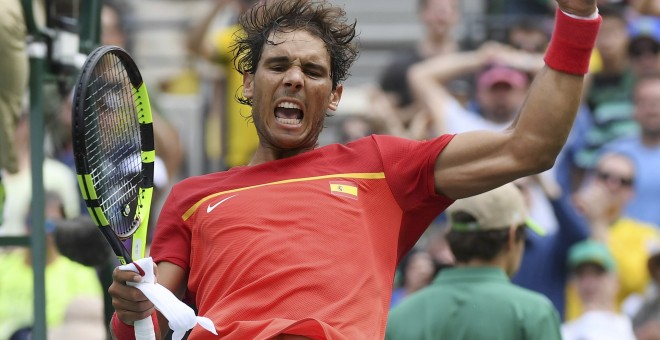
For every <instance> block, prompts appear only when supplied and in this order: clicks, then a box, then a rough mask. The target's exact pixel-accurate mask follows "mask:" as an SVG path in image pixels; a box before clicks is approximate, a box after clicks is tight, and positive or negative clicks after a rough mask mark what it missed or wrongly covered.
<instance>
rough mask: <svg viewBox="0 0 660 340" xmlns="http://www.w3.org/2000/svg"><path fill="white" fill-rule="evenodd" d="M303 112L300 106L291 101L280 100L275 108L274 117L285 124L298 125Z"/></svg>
mask: <svg viewBox="0 0 660 340" xmlns="http://www.w3.org/2000/svg"><path fill="white" fill-rule="evenodd" d="M303 116H304V113H303V110H302V109H301V108H300V106H299V105H298V104H296V103H292V102H281V103H280V104H279V105H277V107H276V108H275V119H276V120H277V121H278V122H279V123H281V124H285V125H300V124H301V123H302V119H303Z"/></svg>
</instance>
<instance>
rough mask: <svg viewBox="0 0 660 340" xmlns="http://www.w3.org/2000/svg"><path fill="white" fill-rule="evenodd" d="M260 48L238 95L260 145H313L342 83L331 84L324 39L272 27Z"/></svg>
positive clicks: (296, 149) (292, 147)
mask: <svg viewBox="0 0 660 340" xmlns="http://www.w3.org/2000/svg"><path fill="white" fill-rule="evenodd" d="M270 40H271V41H272V43H271V44H266V45H265V46H264V48H263V51H262V55H261V59H260V60H259V64H258V66H257V70H256V72H255V73H254V74H247V75H245V77H244V81H243V85H244V88H243V90H244V93H243V94H244V95H245V97H246V98H251V99H252V100H253V106H252V117H253V119H254V124H255V126H256V129H257V132H258V134H259V139H260V148H266V149H271V150H275V151H287V152H290V151H292V152H294V153H297V152H301V151H306V150H311V149H313V148H314V147H316V145H317V140H318V136H319V134H320V133H321V130H323V121H324V119H325V114H326V111H327V110H328V109H330V110H335V109H336V108H337V104H338V103H339V99H340V97H341V92H342V87H341V85H338V86H337V88H336V89H335V90H333V89H332V79H331V76H330V55H329V53H328V50H327V49H326V46H325V43H324V42H323V41H322V40H321V39H319V38H318V37H316V36H314V35H312V34H311V33H309V32H307V31H303V30H297V31H292V32H277V33H273V34H271V36H270Z"/></svg>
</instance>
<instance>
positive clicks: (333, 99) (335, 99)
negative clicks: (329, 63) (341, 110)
mask: <svg viewBox="0 0 660 340" xmlns="http://www.w3.org/2000/svg"><path fill="white" fill-rule="evenodd" d="M342 91H344V86H343V85H342V84H338V85H337V87H336V88H335V89H334V90H333V91H332V92H330V103H329V104H328V109H330V110H332V111H337V107H339V100H340V99H341V93H342Z"/></svg>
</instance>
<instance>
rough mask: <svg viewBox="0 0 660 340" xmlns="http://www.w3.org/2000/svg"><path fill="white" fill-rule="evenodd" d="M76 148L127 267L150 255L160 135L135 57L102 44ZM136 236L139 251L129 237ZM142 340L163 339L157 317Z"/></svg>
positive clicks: (92, 207)
mask: <svg viewBox="0 0 660 340" xmlns="http://www.w3.org/2000/svg"><path fill="white" fill-rule="evenodd" d="M72 114H73V148H74V159H75V164H76V173H77V177H78V185H79V186H80V192H81V194H82V197H83V199H84V200H85V204H86V205H87V210H88V211H89V214H90V216H91V217H92V219H93V220H94V222H95V223H96V225H97V226H98V227H99V229H100V230H101V232H102V233H103V235H104V236H105V238H106V240H107V241H108V242H109V243H110V246H111V247H112V250H113V251H114V253H115V255H116V256H117V258H118V259H119V262H120V263H121V264H126V263H131V262H133V259H139V258H142V257H144V253H145V246H146V240H147V225H148V222H149V210H150V207H151V197H152V193H153V176H154V159H155V157H156V153H155V150H154V137H153V126H152V116H151V106H150V104H149V96H148V95H147V88H146V86H145V84H144V82H143V81H142V76H141V75H140V72H139V70H138V67H137V65H136V64H135V62H134V61H133V59H132V58H131V56H130V55H129V54H128V53H127V52H126V51H124V50H123V49H121V48H119V47H116V46H101V47H98V48H96V49H95V50H94V51H92V53H91V54H90V55H89V56H88V57H87V59H86V61H85V63H84V65H83V67H82V70H81V73H80V75H79V78H78V81H77V83H76V86H75V89H74V99H73V110H72ZM129 238H130V239H131V241H132V246H131V252H130V253H129V251H128V250H127V249H126V248H125V247H124V245H123V241H124V240H128V239H129ZM134 326H135V336H136V339H138V340H143V339H144V340H146V339H155V335H154V330H153V325H152V323H151V318H150V317H149V318H145V319H143V320H139V321H136V322H135V325H134Z"/></svg>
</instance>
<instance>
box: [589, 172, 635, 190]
mask: <svg viewBox="0 0 660 340" xmlns="http://www.w3.org/2000/svg"><path fill="white" fill-rule="evenodd" d="M596 178H598V179H599V180H601V181H603V182H607V183H616V184H617V185H618V186H623V187H631V186H632V185H633V184H634V183H635V180H634V179H633V178H630V177H623V176H617V175H615V174H611V173H607V172H605V171H601V170H597V171H596Z"/></svg>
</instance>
